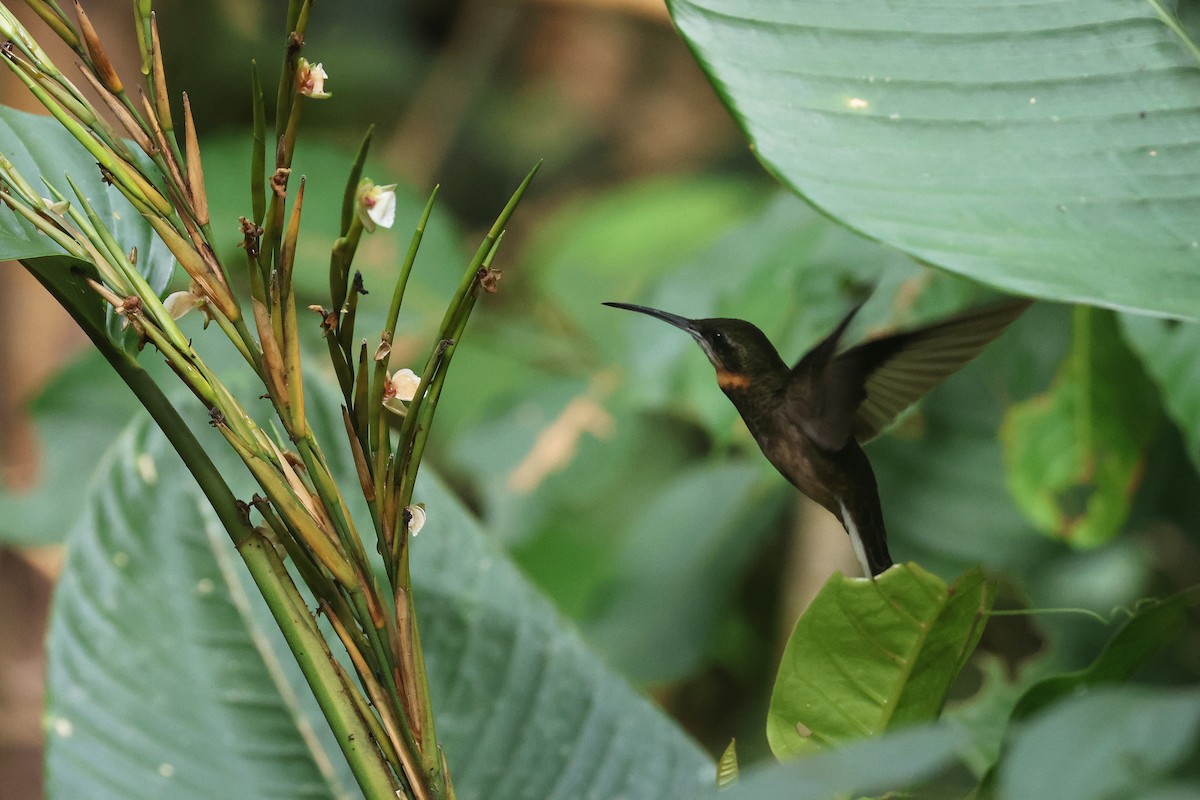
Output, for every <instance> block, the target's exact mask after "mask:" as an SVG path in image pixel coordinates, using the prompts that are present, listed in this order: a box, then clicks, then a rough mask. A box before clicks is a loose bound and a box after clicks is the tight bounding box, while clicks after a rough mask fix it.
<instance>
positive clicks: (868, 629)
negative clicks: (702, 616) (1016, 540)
mask: <svg viewBox="0 0 1200 800" xmlns="http://www.w3.org/2000/svg"><path fill="white" fill-rule="evenodd" d="M993 598H994V590H993V589H991V588H990V587H989V586H988V585H987V584H986V583H985V582H984V580H983V572H982V570H980V569H978V568H976V569H973V570H971V571H969V572H967V573H966V574H964V575H963V576H962V577H960V578H959V579H958V581H956V582H955V583H954V585H953V586H949V587H948V586H947V585H946V584H945V583H944V582H943V581H942V580H941V579H940V578H938V577H937V576H936V575H932V574H930V573H928V572H926V571H925V570H923V569H921V568H920V567H918V566H917V565H916V564H901V565H898V566H896V567H893V568H892V569H890V570H888V571H887V572H884V573H883V574H882V575H880V576H879V577H878V578H876V579H874V580H864V579H860V578H846V577H843V576H842V575H841V574H834V576H833V577H832V578H830V579H829V581H828V582H826V584H825V586H824V588H822V589H821V592H820V593H819V594H818V595H817V596H816V598H814V599H813V602H812V605H810V606H809V607H808V609H807V610H806V611H805V612H804V614H803V615H801V617H800V619H799V620H797V621H796V628H795V630H794V631H792V635H791V638H789V639H788V643H787V647H786V648H785V649H784V652H783V659H782V661H781V662H780V665H779V675H778V677H777V678H776V680H775V690H774V692H773V693H772V695H771V708H770V710H769V711H768V712H767V739H768V741H769V742H770V744H771V749H772V750H773V751H774V752H775V754H776V755H777V756H779V757H780V758H790V757H794V756H797V755H802V754H805V753H811V752H813V751H814V750H815V749H817V748H819V747H823V746H831V745H839V744H843V743H845V742H848V741H852V740H854V739H861V738H864V737H867V736H871V735H873V734H878V733H882V732H883V731H884V730H887V729H888V728H890V727H892V726H894V725H897V726H898V725H906V724H912V723H914V722H923V721H928V720H932V719H934V718H936V717H937V715H938V714H939V713H940V712H941V710H942V705H943V704H944V703H945V701H946V693H947V692H948V691H949V690H950V685H951V683H952V682H953V681H954V679H955V678H956V677H957V676H958V673H959V671H960V670H961V669H962V667H963V665H964V664H965V663H966V659H967V658H968V657H969V656H970V655H971V653H972V652H973V651H974V649H975V645H976V643H978V641H979V637H980V636H981V635H982V634H983V627H984V622H985V615H986V613H987V611H988V610H989V609H990V608H991V603H992V600H993Z"/></svg>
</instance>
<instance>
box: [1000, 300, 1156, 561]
mask: <svg viewBox="0 0 1200 800" xmlns="http://www.w3.org/2000/svg"><path fill="white" fill-rule="evenodd" d="M1074 314H1075V324H1074V331H1073V337H1072V343H1071V353H1070V354H1069V355H1068V357H1067V360H1066V361H1064V362H1063V366H1062V369H1061V370H1060V371H1059V374H1058V377H1057V378H1056V380H1055V383H1054V386H1053V387H1052V388H1051V389H1050V391H1049V392H1047V393H1046V394H1044V395H1039V396H1037V397H1034V398H1032V399H1030V400H1026V401H1024V402H1022V403H1020V404H1017V405H1014V406H1012V407H1010V408H1009V409H1008V411H1007V414H1006V418H1005V423H1004V428H1003V430H1002V431H1001V440H1002V441H1003V442H1004V455H1005V462H1006V463H1005V466H1006V468H1007V472H1008V486H1009V489H1010V490H1011V491H1012V495H1013V497H1014V499H1016V500H1017V502H1018V503H1019V504H1020V506H1021V508H1022V509H1024V511H1025V513H1026V514H1027V515H1028V516H1029V518H1030V520H1032V521H1033V522H1034V523H1035V524H1036V525H1037V526H1038V527H1039V528H1040V529H1041V530H1042V531H1043V532H1045V533H1047V534H1048V535H1050V536H1054V537H1058V538H1061V539H1063V540H1065V541H1067V542H1070V543H1071V544H1072V545H1074V546H1076V547H1094V546H1096V545H1099V544H1103V543H1104V542H1106V541H1108V540H1109V539H1111V538H1112V537H1113V536H1115V535H1116V534H1117V532H1118V531H1119V530H1120V529H1121V528H1122V526H1124V524H1125V520H1126V518H1127V517H1128V516H1129V511H1130V508H1131V507H1132V505H1133V495H1134V492H1135V491H1136V490H1137V487H1138V485H1139V484H1140V482H1141V478H1142V472H1143V461H1144V458H1145V451H1146V450H1147V449H1148V448H1149V446H1150V443H1151V441H1152V440H1153V437H1154V433H1155V428H1156V427H1157V423H1158V420H1159V411H1158V398H1157V397H1156V395H1155V392H1154V388H1153V385H1152V384H1151V383H1150V381H1149V380H1148V379H1147V378H1146V375H1145V373H1144V372H1142V370H1141V367H1140V365H1139V364H1138V362H1137V359H1136V358H1134V357H1133V354H1132V353H1130V352H1129V349H1128V348H1127V347H1125V345H1124V343H1123V342H1122V341H1121V337H1120V334H1119V332H1118V330H1117V321H1116V319H1115V317H1114V316H1113V314H1112V313H1111V312H1106V311H1097V310H1095V309H1089V308H1087V307H1084V306H1080V307H1078V308H1076V309H1075V312H1074Z"/></svg>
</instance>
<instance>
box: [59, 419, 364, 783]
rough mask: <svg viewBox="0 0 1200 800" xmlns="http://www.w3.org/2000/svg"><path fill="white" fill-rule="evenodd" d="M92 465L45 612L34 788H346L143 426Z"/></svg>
mask: <svg viewBox="0 0 1200 800" xmlns="http://www.w3.org/2000/svg"><path fill="white" fill-rule="evenodd" d="M102 464H103V467H104V468H105V469H103V470H102V471H101V480H98V481H97V482H96V483H95V484H94V485H93V487H92V489H91V491H90V492H89V493H88V494H89V496H88V498H87V500H86V511H85V514H84V516H83V518H82V519H81V522H80V525H79V527H78V529H77V530H76V531H75V533H74V535H73V537H72V544H71V548H70V550H69V551H68V557H67V562H66V564H65V565H64V568H63V573H62V578H61V580H60V582H59V586H58V590H57V592H56V594H55V602H54V607H53V610H52V613H51V620H50V633H49V638H48V647H49V666H48V672H47V703H46V719H47V723H46V724H47V742H46V780H47V784H46V790H47V796H48V797H49V798H63V799H64V800H65V799H66V798H77V797H88V798H96V800H102V798H114V799H115V798H140V797H145V798H150V797H172V798H178V799H179V800H185V799H186V798H215V797H263V798H271V797H274V798H280V799H281V800H282V799H283V798H294V797H305V798H334V797H344V796H349V795H347V794H346V792H345V790H346V789H347V788H348V787H350V788H352V787H353V786H354V784H353V780H352V778H350V775H349V771H348V769H347V768H346V767H345V763H344V761H343V759H342V756H341V754H340V751H338V749H337V747H336V745H335V744H334V743H333V742H332V741H331V740H330V739H329V736H328V735H326V736H323V737H314V736H313V734H312V731H314V730H315V731H321V730H322V729H323V728H325V722H324V720H323V718H321V716H320V712H319V711H318V710H317V709H316V704H315V701H313V700H312V698H311V695H309V694H308V689H307V687H306V685H305V684H304V683H303V678H302V677H301V676H300V674H299V669H298V668H297V667H296V666H295V662H294V661H293V659H292V656H291V654H290V653H289V652H288V650H287V648H286V645H284V644H283V641H282V638H281V636H280V635H279V633H278V631H277V630H275V629H274V626H273V624H272V622H271V618H270V615H269V613H268V612H267V611H266V608H265V605H264V604H263V603H262V601H261V599H260V598H258V597H257V595H255V594H251V593H253V592H255V590H254V588H253V585H252V584H250V582H249V580H248V579H245V578H244V576H243V574H242V573H244V571H245V570H244V568H243V567H242V566H241V563H240V560H239V559H238V557H237V555H236V553H234V552H233V548H232V545H231V544H230V543H229V541H228V537H227V536H226V535H225V532H224V531H223V530H222V529H221V528H220V526H219V524H218V523H216V521H215V517H214V515H213V514H212V512H211V511H210V510H209V509H207V507H206V505H205V503H204V498H203V496H202V495H200V494H199V492H198V490H197V489H195V487H194V484H193V483H192V480H191V477H190V476H189V475H187V473H186V472H185V471H184V469H183V466H182V464H181V463H180V462H179V461H178V457H177V456H175V455H174V453H172V452H170V450H169V448H168V447H167V445H166V444H165V440H164V439H163V438H162V437H161V436H160V435H158V434H157V433H148V425H147V424H146V423H145V422H144V421H143V422H141V423H139V424H137V425H136V426H134V427H133V428H131V429H130V430H128V431H127V432H126V433H125V434H124V435H123V436H122V437H121V438H120V439H119V440H118V442H117V444H116V445H115V446H114V447H113V448H112V449H111V450H110V452H109V453H108V455H107V456H106V457H105V459H104V461H103V462H102ZM302 695H303V702H302V701H301V700H300V697H301V696H302ZM325 729H326V730H327V728H325ZM335 765H336V767H337V768H336V770H335V769H334V766H335Z"/></svg>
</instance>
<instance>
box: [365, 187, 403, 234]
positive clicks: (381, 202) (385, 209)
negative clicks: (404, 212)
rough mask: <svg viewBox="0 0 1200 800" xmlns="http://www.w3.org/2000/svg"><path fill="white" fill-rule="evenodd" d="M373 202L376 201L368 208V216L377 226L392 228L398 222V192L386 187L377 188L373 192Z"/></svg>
mask: <svg viewBox="0 0 1200 800" xmlns="http://www.w3.org/2000/svg"><path fill="white" fill-rule="evenodd" d="M372 194H373V195H374V197H373V200H374V201H375V202H374V203H372V204H371V205H370V206H369V207H368V208H367V216H369V217H370V218H371V221H372V222H374V223H375V224H376V225H382V226H383V227H385V228H390V227H392V224H393V223H394V222H395V221H396V192H395V190H394V189H389V188H388V187H386V186H380V187H377V188H376V189H375V190H373V192H372Z"/></svg>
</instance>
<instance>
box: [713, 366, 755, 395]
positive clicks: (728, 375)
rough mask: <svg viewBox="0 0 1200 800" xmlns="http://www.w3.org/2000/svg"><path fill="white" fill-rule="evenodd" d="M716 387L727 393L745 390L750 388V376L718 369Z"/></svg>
mask: <svg viewBox="0 0 1200 800" xmlns="http://www.w3.org/2000/svg"><path fill="white" fill-rule="evenodd" d="M717 385H718V386H720V387H721V388H722V389H724V390H725V391H727V392H728V391H736V390H740V389H746V388H749V386H750V376H749V375H741V374H738V373H736V372H727V371H726V370H723V369H719V370H717Z"/></svg>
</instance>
